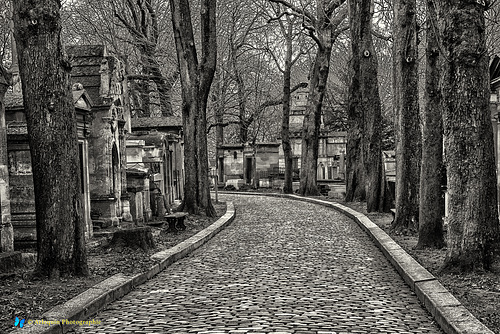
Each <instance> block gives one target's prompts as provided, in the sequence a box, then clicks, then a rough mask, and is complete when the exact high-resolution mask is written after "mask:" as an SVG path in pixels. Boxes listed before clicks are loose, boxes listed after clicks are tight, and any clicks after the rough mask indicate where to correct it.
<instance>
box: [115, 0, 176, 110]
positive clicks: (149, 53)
mask: <svg viewBox="0 0 500 334" xmlns="http://www.w3.org/2000/svg"><path fill="white" fill-rule="evenodd" d="M113 11H114V15H115V16H116V17H117V18H118V20H119V21H120V23H121V24H122V25H123V26H124V27H125V28H126V29H127V31H128V32H129V33H130V35H131V36H132V39H133V42H132V43H133V45H134V46H135V47H137V48H138V50H139V52H140V56H141V64H142V71H141V72H142V75H135V76H129V79H130V80H138V81H139V82H140V83H141V86H142V91H143V94H144V95H148V94H149V81H150V80H151V81H153V82H154V83H155V84H156V89H157V90H158V93H159V96H160V103H161V114H162V116H171V115H172V104H171V91H172V87H173V85H174V83H175V81H176V79H177V77H178V75H179V74H178V72H177V71H175V72H174V73H172V74H171V75H170V76H169V77H165V76H164V75H163V74H162V71H161V69H160V63H159V62H158V59H157V58H158V57H157V48H158V43H159V37H160V30H159V23H158V16H157V13H156V11H155V9H154V8H153V4H152V0H139V1H136V2H133V1H132V0H127V1H122V0H114V1H113ZM147 109H148V110H144V112H145V113H146V115H145V116H150V115H149V114H150V111H149V105H148V106H147Z"/></svg>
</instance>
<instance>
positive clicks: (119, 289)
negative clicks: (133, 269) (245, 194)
mask: <svg viewBox="0 0 500 334" xmlns="http://www.w3.org/2000/svg"><path fill="white" fill-rule="evenodd" d="M234 217H235V210H234V205H233V203H232V202H227V209H226V213H225V214H224V215H223V216H222V217H221V218H219V219H218V220H217V221H216V222H215V223H213V224H212V225H210V226H208V227H207V228H205V229H204V230H202V231H200V232H198V233H197V234H195V235H193V236H192V237H190V238H188V239H186V240H184V241H183V242H181V243H179V244H177V245H176V246H174V247H172V248H169V249H166V250H163V251H160V252H158V253H155V254H153V255H152V256H151V258H152V259H154V260H157V261H158V263H157V264H155V265H154V266H152V267H151V268H150V269H149V270H148V271H146V272H144V273H141V274H137V275H135V276H127V275H123V274H116V275H113V276H111V277H109V278H107V279H106V280H104V281H102V282H100V283H98V284H96V285H94V286H93V287H91V288H90V289H88V290H86V291H84V292H82V293H81V294H79V295H78V296H76V297H74V298H73V299H70V300H68V301H67V302H65V303H64V304H61V305H57V306H55V307H54V308H52V309H50V310H49V311H47V312H45V313H44V314H42V317H41V318H42V319H43V320H44V321H47V322H50V321H52V322H53V323H52V324H26V325H25V326H24V327H23V328H22V329H20V328H18V329H15V330H13V331H11V333H18V334H60V333H65V332H67V331H69V330H70V329H71V328H73V327H75V326H76V324H77V323H73V322H74V321H76V322H78V321H85V319H87V318H88V317H90V316H92V315H93V314H95V313H97V312H98V311H100V310H102V309H103V308H104V307H105V306H106V305H107V304H109V303H111V302H113V301H115V300H117V299H118V298H121V297H123V296H124V295H126V294H127V293H129V292H130V291H131V290H132V289H134V287H136V286H137V285H140V284H142V283H144V282H146V281H147V280H148V279H150V278H152V277H154V276H155V275H156V274H158V273H159V272H160V271H162V270H163V269H165V268H166V267H168V266H169V265H170V264H172V263H174V262H175V261H177V260H179V259H182V258H183V257H185V256H186V255H189V254H190V253H192V252H193V251H194V250H196V249H197V248H199V247H200V246H202V245H203V244H204V243H206V242H207V241H209V240H210V239H211V238H212V237H213V236H214V235H216V234H217V233H218V232H219V231H221V230H222V229H223V228H224V227H226V226H227V225H229V224H230V223H231V222H232V221H233V220H234ZM62 320H64V323H62V322H61V321H62ZM66 320H68V322H69V323H66ZM56 322H58V323H56Z"/></svg>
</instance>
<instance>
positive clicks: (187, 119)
mask: <svg viewBox="0 0 500 334" xmlns="http://www.w3.org/2000/svg"><path fill="white" fill-rule="evenodd" d="M170 8H171V11H172V24H173V29H174V37H175V44H176V50H177V59H178V62H179V70H180V77H181V84H182V116H183V130H184V169H185V187H184V189H185V191H184V200H183V204H182V206H183V210H184V211H187V212H189V213H192V214H198V213H199V211H200V209H203V210H204V211H205V213H206V215H207V216H211V217H213V216H215V209H214V207H213V205H212V201H211V198H210V187H209V180H208V176H209V175H208V151H207V136H206V130H207V121H206V108H207V101H208V96H209V92H210V86H211V84H212V81H213V77H214V74H215V65H216V54H217V46H216V35H215V9H216V1H215V0H204V1H203V2H202V4H201V9H200V10H201V59H200V61H198V56H197V52H196V48H195V39H194V35H193V27H192V24H191V11H190V8H189V1H188V0H170Z"/></svg>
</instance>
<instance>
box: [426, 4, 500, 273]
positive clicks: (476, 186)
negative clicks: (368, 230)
mask: <svg viewBox="0 0 500 334" xmlns="http://www.w3.org/2000/svg"><path fill="white" fill-rule="evenodd" d="M436 5H437V6H436V9H437V10H438V15H439V17H440V18H442V25H441V26H440V32H441V36H442V46H443V49H444V53H445V57H446V61H443V66H442V68H443V75H442V78H443V82H442V94H443V103H444V108H443V110H444V114H443V128H444V147H445V157H446V164H447V179H448V180H447V184H448V195H449V206H448V243H447V244H448V251H447V255H446V258H445V263H444V267H443V269H444V270H445V271H460V272H464V271H483V270H489V269H491V265H492V263H493V261H494V260H495V259H498V254H499V248H500V231H499V222H498V210H497V206H498V201H497V189H496V173H495V154H494V143H493V133H492V132H493V130H492V124H491V119H490V111H489V96H490V93H489V76H488V53H487V48H486V41H485V18H484V7H483V6H481V5H480V4H479V3H476V2H471V1H465V0H459V1H440V2H437V3H436Z"/></svg>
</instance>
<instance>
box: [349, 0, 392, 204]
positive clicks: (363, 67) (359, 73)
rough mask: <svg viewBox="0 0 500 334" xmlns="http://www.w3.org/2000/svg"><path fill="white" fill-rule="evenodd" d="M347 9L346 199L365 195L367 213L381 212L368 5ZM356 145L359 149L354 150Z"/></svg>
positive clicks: (377, 110) (378, 110) (378, 131)
mask: <svg viewBox="0 0 500 334" xmlns="http://www.w3.org/2000/svg"><path fill="white" fill-rule="evenodd" d="M349 8H350V26H351V41H352V42H351V45H352V54H353V58H352V60H351V65H352V72H353V75H352V81H351V85H350V87H349V117H350V120H349V124H350V125H351V126H352V129H350V131H349V136H348V140H350V141H352V143H350V144H348V146H349V150H348V160H347V161H348V162H349V163H354V165H352V166H351V165H349V167H348V170H349V173H348V175H349V176H350V178H349V179H348V182H349V187H350V189H349V196H350V198H349V199H350V200H352V199H353V198H355V196H354V195H355V194H358V196H360V197H362V196H363V194H366V201H367V211H368V212H372V211H384V197H383V195H384V191H383V190H384V187H385V180H384V176H385V175H383V169H382V151H381V146H382V140H381V131H382V129H381V123H382V114H381V103H380V96H379V91H378V78H377V67H378V63H377V56H376V54H375V49H374V47H373V40H372V29H371V24H372V12H371V1H370V0H362V1H349ZM356 145H359V146H358V148H357V149H356ZM356 151H358V152H356ZM352 154H357V155H355V156H353V155H352ZM359 174H362V175H363V176H362V177H361V179H362V180H363V181H364V183H357V182H356V181H357V180H356V179H354V175H359ZM349 187H348V188H349ZM356 188H357V189H356ZM363 188H364V189H363Z"/></svg>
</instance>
